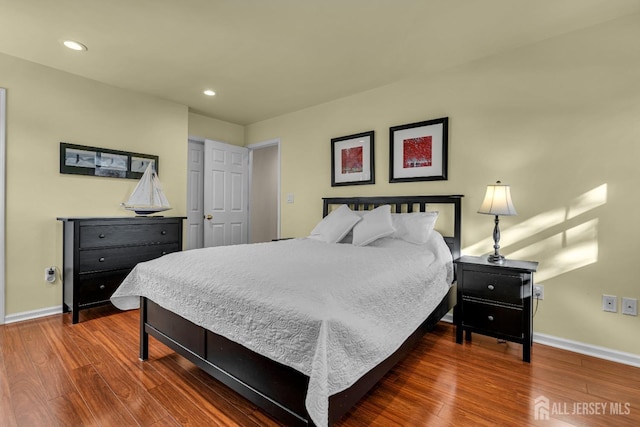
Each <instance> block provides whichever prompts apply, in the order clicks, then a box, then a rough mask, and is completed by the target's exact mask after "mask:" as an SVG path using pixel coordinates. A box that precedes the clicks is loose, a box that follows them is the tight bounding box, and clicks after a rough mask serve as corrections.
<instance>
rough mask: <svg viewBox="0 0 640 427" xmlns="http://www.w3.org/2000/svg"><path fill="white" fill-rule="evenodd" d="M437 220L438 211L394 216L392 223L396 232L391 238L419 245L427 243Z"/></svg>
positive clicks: (392, 216)
mask: <svg viewBox="0 0 640 427" xmlns="http://www.w3.org/2000/svg"><path fill="white" fill-rule="evenodd" d="M437 219H438V212H436V211H433V212H413V213H402V214H393V215H391V221H392V224H393V227H394V228H395V230H396V231H395V233H393V235H392V236H391V237H393V238H394V239H402V240H404V241H406V242H409V243H415V244H418V245H421V244H423V243H427V239H428V238H429V234H431V231H432V230H433V227H434V225H435V223H436V220H437Z"/></svg>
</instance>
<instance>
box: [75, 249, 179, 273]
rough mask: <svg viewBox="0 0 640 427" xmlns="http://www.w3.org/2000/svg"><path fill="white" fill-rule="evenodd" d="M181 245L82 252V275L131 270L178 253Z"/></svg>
mask: <svg viewBox="0 0 640 427" xmlns="http://www.w3.org/2000/svg"><path fill="white" fill-rule="evenodd" d="M179 250H180V245H179V244H177V243H174V244H168V245H149V246H130V247H122V248H105V249H88V250H84V251H80V271H79V272H80V273H87V272H95V271H109V270H121V269H125V268H128V269H131V268H133V267H134V266H135V265H136V264H138V263H139V262H143V261H149V260H151V259H154V258H158V257H161V256H162V255H165V254H168V253H171V252H177V251H179Z"/></svg>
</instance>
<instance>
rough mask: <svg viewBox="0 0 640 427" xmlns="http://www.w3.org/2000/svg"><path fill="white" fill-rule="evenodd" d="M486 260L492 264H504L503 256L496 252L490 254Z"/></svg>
mask: <svg viewBox="0 0 640 427" xmlns="http://www.w3.org/2000/svg"><path fill="white" fill-rule="evenodd" d="M487 261H489V262H492V263H494V264H504V256H502V255H500V254H498V255H496V254H491V255H489V256H488V257H487Z"/></svg>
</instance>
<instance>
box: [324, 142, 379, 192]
mask: <svg viewBox="0 0 640 427" xmlns="http://www.w3.org/2000/svg"><path fill="white" fill-rule="evenodd" d="M373 146H374V131H372V130H371V131H368V132H362V133H358V134H354V135H348V136H341V137H339V138H332V139H331V186H332V187H337V186H341V185H359V184H375V174H374V159H373V151H374V150H373Z"/></svg>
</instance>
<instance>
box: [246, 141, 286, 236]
mask: <svg viewBox="0 0 640 427" xmlns="http://www.w3.org/2000/svg"><path fill="white" fill-rule="evenodd" d="M274 146H275V147H277V148H278V154H277V174H278V176H277V184H276V185H277V189H276V190H277V195H278V196H277V197H278V203H276V206H277V207H278V208H277V212H276V218H277V237H278V239H279V238H280V237H281V236H280V210H281V208H280V202H281V200H282V198H281V193H280V176H281V160H280V138H275V139H268V140H266V141H261V142H256V143H254V144H249V145H247V148H248V149H249V223H248V227H249V241H250V242H251V241H252V240H251V237H252V236H251V191H252V188H251V182H252V179H253V151H254V150H259V149H261V148H267V147H274Z"/></svg>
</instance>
